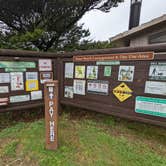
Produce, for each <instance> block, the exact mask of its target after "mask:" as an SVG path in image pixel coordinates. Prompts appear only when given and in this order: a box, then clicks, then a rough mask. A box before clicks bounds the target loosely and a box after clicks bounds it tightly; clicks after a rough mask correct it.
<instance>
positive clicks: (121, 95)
mask: <svg viewBox="0 0 166 166" xmlns="http://www.w3.org/2000/svg"><path fill="white" fill-rule="evenodd" d="M132 92H133V91H132V90H131V89H130V88H129V87H128V86H127V85H126V84H125V83H121V84H120V85H119V86H117V87H116V88H114V89H113V94H114V95H115V96H116V97H117V98H118V100H119V101H120V102H123V101H125V100H127V99H128V98H129V97H131V96H132Z"/></svg>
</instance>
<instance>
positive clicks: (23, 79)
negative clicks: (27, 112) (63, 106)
mask: <svg viewBox="0 0 166 166" xmlns="http://www.w3.org/2000/svg"><path fill="white" fill-rule="evenodd" d="M55 71H56V60H55V59H52V58H46V57H41V58H38V57H37V56H36V57H21V56H20V57H18V56H17V57H16V56H14V55H13V56H12V57H9V56H1V57H0V112H4V111H10V110H15V109H17V110H20V109H24V108H29V107H33V106H34V107H35V106H43V104H44V103H43V97H44V94H43V90H44V83H45V82H46V81H49V80H53V79H56V72H55Z"/></svg>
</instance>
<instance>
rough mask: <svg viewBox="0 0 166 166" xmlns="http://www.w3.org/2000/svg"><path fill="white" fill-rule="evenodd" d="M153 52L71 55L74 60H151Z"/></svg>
mask: <svg viewBox="0 0 166 166" xmlns="http://www.w3.org/2000/svg"><path fill="white" fill-rule="evenodd" d="M152 59H154V52H137V53H127V54H126V53H124V54H102V55H81V56H73V61H74V62H89V61H108V60H109V61H117V60H118V61H135V60H152Z"/></svg>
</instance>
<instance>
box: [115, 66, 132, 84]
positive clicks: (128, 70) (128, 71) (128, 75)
mask: <svg viewBox="0 0 166 166" xmlns="http://www.w3.org/2000/svg"><path fill="white" fill-rule="evenodd" d="M134 69H135V66H120V67H119V75H118V81H125V82H132V81H133V78H134Z"/></svg>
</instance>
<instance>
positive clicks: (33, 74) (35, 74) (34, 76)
mask: <svg viewBox="0 0 166 166" xmlns="http://www.w3.org/2000/svg"><path fill="white" fill-rule="evenodd" d="M26 80H38V72H26Z"/></svg>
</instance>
